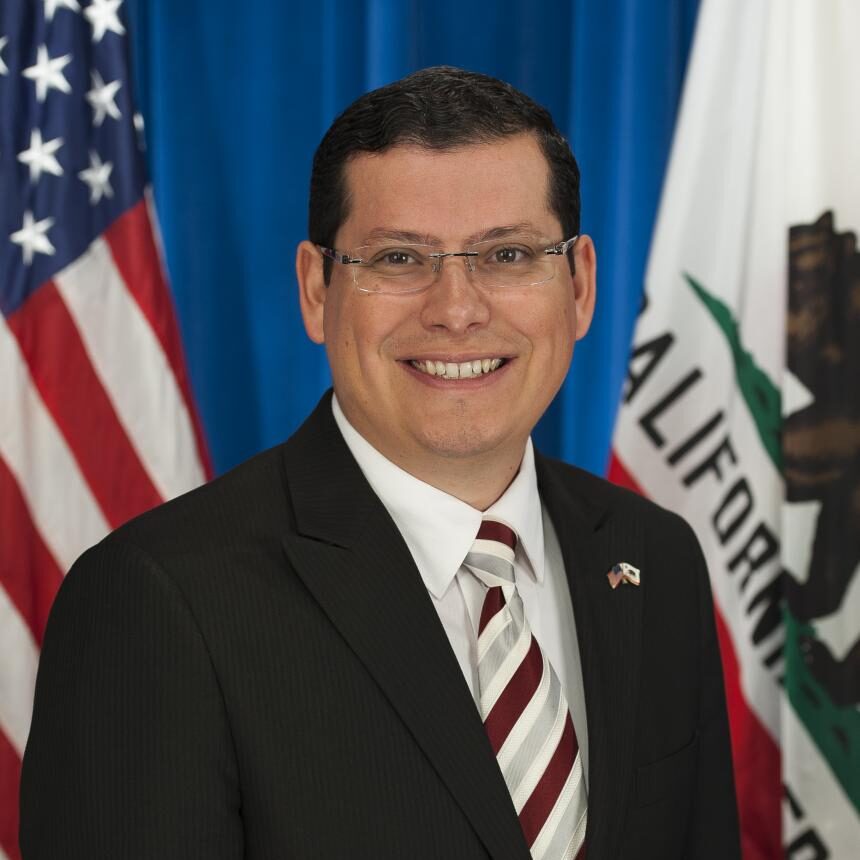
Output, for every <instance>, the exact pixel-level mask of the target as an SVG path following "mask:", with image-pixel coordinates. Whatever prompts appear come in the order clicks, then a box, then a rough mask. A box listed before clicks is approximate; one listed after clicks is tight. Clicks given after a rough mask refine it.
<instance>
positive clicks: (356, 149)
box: [308, 66, 579, 283]
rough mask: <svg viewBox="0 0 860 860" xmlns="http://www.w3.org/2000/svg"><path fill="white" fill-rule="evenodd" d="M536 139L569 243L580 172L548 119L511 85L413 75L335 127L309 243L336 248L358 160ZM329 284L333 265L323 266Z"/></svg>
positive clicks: (357, 104)
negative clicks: (348, 173)
mask: <svg viewBox="0 0 860 860" xmlns="http://www.w3.org/2000/svg"><path fill="white" fill-rule="evenodd" d="M524 133H531V134H533V135H534V136H535V138H536V140H537V142H538V144H539V145H540V148H541V151H542V152H543V154H544V156H545V157H546V160H547V163H548V165H549V189H548V192H549V201H548V202H549V207H550V209H551V210H552V211H553V212H554V213H555V214H556V216H557V217H558V220H559V221H560V222H561V226H562V230H563V232H564V238H565V239H566V238H568V237H570V236H573V235H575V234H577V233H579V168H578V167H577V164H576V159H575V158H574V157H573V153H572V152H571V151H570V146H569V145H568V143H567V141H566V140H565V139H564V137H563V136H562V135H561V133H560V132H559V130H558V129H557V128H556V125H555V123H554V122H553V119H552V117H551V116H550V113H549V111H548V110H546V108H543V107H541V106H540V105H539V104H537V103H536V102H534V101H532V99H530V98H529V97H528V96H527V95H525V94H524V93H521V92H520V91H519V90H517V89H514V87H512V86H511V85H510V84H506V83H505V82H504V81H500V80H498V79H496V78H491V77H489V76H488V75H481V74H478V73H477V72H467V71H464V70H463V69H456V68H453V67H451V66H434V67H432V68H428V69H421V70H420V71H418V72H414V73H413V74H411V75H408V76H407V77H405V78H402V79H401V80H399V81H395V82H394V83H393V84H388V85H387V86H384V87H380V88H379V89H377V90H372V91H371V92H369V93H365V95H363V96H361V97H360V98H359V99H357V100H356V101H354V102H353V103H352V104H351V105H350V106H349V107H348V108H347V109H346V110H345V111H344V112H343V113H342V114H341V115H340V116H339V117H338V118H337V119H336V120H335V121H334V122H333V123H332V125H331V127H330V128H329V130H328V131H327V132H326V134H325V137H323V139H322V141H321V142H320V145H319V147H317V151H316V153H315V155H314V161H313V169H312V171H311V191H310V204H309V212H308V235H309V237H310V240H311V241H312V242H315V243H316V244H318V245H324V246H326V247H332V246H333V245H334V244H335V237H336V236H337V231H338V230H339V229H340V226H341V224H343V222H344V221H345V220H346V219H347V217H348V215H349V198H348V194H347V189H346V182H345V168H346V165H347V163H348V161H349V160H350V158H352V157H353V156H355V155H358V154H360V153H363V152H376V153H379V152H385V151H386V150H388V149H390V148H392V147H394V146H397V145H398V144H411V145H416V146H421V147H425V148H427V149H440V150H444V149H453V148H455V147H458V146H463V145H468V144H474V143H491V142H494V141H498V140H500V139H502V138H505V137H511V136H513V135H517V134H524ZM325 264H326V266H325V279H326V283H328V281H329V277H330V273H331V260H329V259H326V260H325Z"/></svg>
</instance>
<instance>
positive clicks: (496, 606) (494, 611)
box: [478, 585, 505, 636]
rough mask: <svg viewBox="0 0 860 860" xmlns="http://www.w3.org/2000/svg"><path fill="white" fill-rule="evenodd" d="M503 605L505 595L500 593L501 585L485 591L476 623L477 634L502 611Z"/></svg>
mask: <svg viewBox="0 0 860 860" xmlns="http://www.w3.org/2000/svg"><path fill="white" fill-rule="evenodd" d="M504 605H505V595H504V594H503V593H502V587H501V586H500V585H496V586H494V587H493V588H491V589H490V590H489V591H488V592H487V596H486V597H485V598H484V605H483V607H481V620H480V622H479V623H478V636H480V635H481V634H482V633H483V632H484V628H485V627H486V626H487V625H488V624H489V623H490V620H491V619H492V618H493V617H494V616H496V615H498V614H499V612H501V611H502V608H503V607H504Z"/></svg>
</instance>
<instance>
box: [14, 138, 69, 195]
mask: <svg viewBox="0 0 860 860" xmlns="http://www.w3.org/2000/svg"><path fill="white" fill-rule="evenodd" d="M62 145H63V138H61V137H56V138H54V140H46V141H44V142H43V141H42V132H41V131H39V129H38V128H34V129H33V130H32V131H31V132H30V148H29V149H25V150H24V151H23V152H21V153H19V155H18V161H20V162H21V164H26V165H28V166H29V168H30V181H31V182H38V181H39V178H40V177H41V175H42V173H43V172H44V173H51V174H53V175H54V176H62V175H63V168H62V167H60V162H59V161H57V159H56V158H55V157H54V153H55V152H56V151H57V150H58V149H59V148H60V147H61V146H62Z"/></svg>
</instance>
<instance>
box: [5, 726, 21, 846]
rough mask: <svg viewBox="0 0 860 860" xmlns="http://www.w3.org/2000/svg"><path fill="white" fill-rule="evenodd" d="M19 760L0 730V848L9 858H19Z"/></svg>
mask: <svg viewBox="0 0 860 860" xmlns="http://www.w3.org/2000/svg"><path fill="white" fill-rule="evenodd" d="M20 781H21V760H20V759H19V758H18V754H17V753H16V752H15V750H14V749H13V748H12V745H11V744H10V743H9V741H8V740H7V739H6V735H4V734H3V732H0V848H2V849H3V852H4V853H5V854H6V856H7V857H8V858H9V860H20V858H21V854H20V852H19V850H18V784H19V783H20Z"/></svg>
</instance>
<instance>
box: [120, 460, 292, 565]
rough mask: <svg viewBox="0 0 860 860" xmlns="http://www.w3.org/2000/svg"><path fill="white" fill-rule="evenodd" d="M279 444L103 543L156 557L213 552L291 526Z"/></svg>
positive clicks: (149, 513) (131, 523)
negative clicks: (138, 550)
mask: <svg viewBox="0 0 860 860" xmlns="http://www.w3.org/2000/svg"><path fill="white" fill-rule="evenodd" d="M283 447H284V446H283V444H282V445H277V446H275V447H274V448H270V449H269V450H267V451H263V452H262V453H260V454H257V455H256V456H254V457H251V458H250V459H249V460H246V461H245V462H243V463H241V464H239V465H238V466H236V467H235V468H233V469H231V470H230V471H228V472H225V473H224V474H223V475H221V476H220V477H218V478H215V479H213V480H212V481H210V482H208V483H206V484H203V485H202V486H200V487H197V488H196V489H194V490H191V491H189V492H187V493H184V494H183V495H181V496H177V497H176V498H174V499H171V500H170V501H168V502H165V503H163V504H161V505H159V506H157V507H155V508H152V509H151V510H149V511H147V512H146V513H143V514H141V515H140V516H138V517H135V518H134V519H132V520H130V521H129V522H128V523H126V524H125V525H123V526H120V527H119V528H118V529H116V530H115V531H114V532H112V533H111V534H110V535H108V536H107V537H106V538H105V540H104V541H103V543H105V544H112V543H127V544H131V545H134V546H137V547H139V548H141V549H143V550H144V551H145V552H147V553H148V554H150V555H152V556H153V557H154V558H159V557H160V558H165V557H171V556H188V555H190V554H194V553H196V552H199V551H201V550H204V549H205V550H206V551H208V552H211V551H212V550H217V549H218V548H224V547H228V546H231V545H235V544H236V543H237V542H244V541H246V540H252V539H254V538H255V537H256V538H260V537H263V536H265V535H267V534H270V535H275V534H280V533H281V532H282V531H283V528H284V524H285V523H289V521H290V519H291V511H290V508H289V500H288V497H287V494H286V492H285V489H284V473H283Z"/></svg>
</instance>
